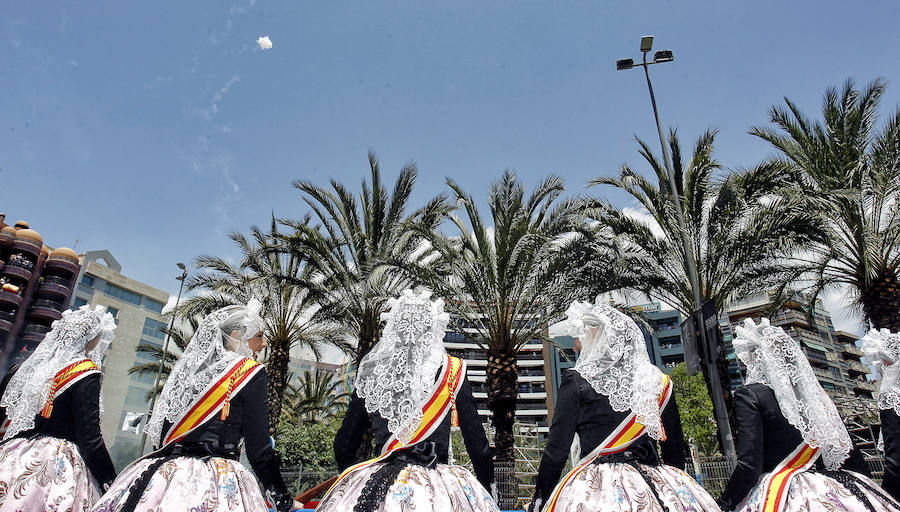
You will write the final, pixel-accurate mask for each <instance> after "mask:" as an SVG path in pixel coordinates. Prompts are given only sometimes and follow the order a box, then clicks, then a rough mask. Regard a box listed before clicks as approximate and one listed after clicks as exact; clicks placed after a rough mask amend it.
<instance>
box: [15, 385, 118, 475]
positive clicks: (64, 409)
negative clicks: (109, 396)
mask: <svg viewBox="0 0 900 512" xmlns="http://www.w3.org/2000/svg"><path fill="white" fill-rule="evenodd" d="M12 373H14V372H13V371H10V372H9V374H7V375H6V377H4V381H3V382H2V383H0V388H2V389H0V393H3V392H5V391H6V385H7V384H8V382H9V378H10V377H11V375H12ZM102 380H103V377H102V375H100V374H99V373H96V374H92V375H89V376H87V377H85V378H83V379H81V380H80V381H78V382H76V383H75V384H73V385H72V386H71V387H69V388H68V389H66V390H65V391H63V392H62V393H60V394H59V395H57V396H56V397H55V398H54V400H53V412H52V413H51V414H50V417H49V418H44V417H43V416H41V415H37V416H36V417H35V422H34V428H33V429H31V430H27V431H25V432H20V433H19V434H18V435H16V436H15V437H16V438H26V437H38V436H49V437H55V438H57V439H65V440H67V441H70V442H72V443H75V445H76V446H78V451H79V453H80V454H81V457H82V459H83V460H84V464H85V466H87V469H88V471H90V472H91V475H93V477H94V478H95V479H96V480H97V483H99V484H100V486H101V488H105V487H106V486H107V485H109V484H111V483H112V481H113V480H115V478H116V470H115V468H114V467H113V463H112V459H110V457H109V452H108V451H107V450H106V444H105V443H104V442H103V435H102V434H101V432H100V384H101V382H102ZM4 421H6V411H5V410H3V409H0V423H2V422H4Z"/></svg>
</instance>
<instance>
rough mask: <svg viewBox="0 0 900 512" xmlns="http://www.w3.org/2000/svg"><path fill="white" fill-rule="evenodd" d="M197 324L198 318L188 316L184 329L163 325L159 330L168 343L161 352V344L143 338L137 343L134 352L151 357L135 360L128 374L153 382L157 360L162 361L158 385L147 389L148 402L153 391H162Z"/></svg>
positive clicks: (157, 370) (157, 392) (157, 366)
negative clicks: (148, 359) (148, 360)
mask: <svg viewBox="0 0 900 512" xmlns="http://www.w3.org/2000/svg"><path fill="white" fill-rule="evenodd" d="M198 324H199V321H198V319H196V318H188V327H189V329H186V328H184V327H173V328H172V329H171V330H170V329H169V328H168V327H163V328H162V329H161V331H162V333H163V334H165V335H166V336H169V343H170V344H169V346H168V347H167V348H166V350H165V353H163V352H164V351H163V346H162V345H159V346H157V345H156V344H155V343H147V342H145V341H143V340H142V341H141V343H140V344H138V346H137V350H136V352H137V353H138V354H144V355H146V356H147V357H148V358H150V359H151V362H147V363H137V362H136V363H135V364H134V366H132V367H131V368H129V369H128V375H137V376H139V377H147V378H149V379H151V380H153V381H154V382H155V379H156V374H157V372H159V362H160V361H162V362H163V364H162V373H161V374H160V379H159V386H157V388H156V389H155V390H154V389H150V390H149V391H147V396H146V400H147V401H148V402H149V401H150V399H151V398H152V397H153V394H154V393H156V394H157V395H158V394H159V393H161V392H162V389H163V386H165V384H166V380H167V379H168V378H169V375H170V374H171V373H172V367H173V366H175V363H176V362H177V361H178V358H179V357H181V354H182V353H183V352H184V348H185V347H186V346H187V344H188V342H190V341H191V337H192V336H193V335H194V331H196V330H197V325H198ZM173 344H174V346H173Z"/></svg>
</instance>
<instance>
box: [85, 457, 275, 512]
mask: <svg viewBox="0 0 900 512" xmlns="http://www.w3.org/2000/svg"><path fill="white" fill-rule="evenodd" d="M153 463H154V460H153V459H145V460H142V461H139V462H137V463H135V464H132V465H131V466H129V467H128V468H126V470H125V471H123V472H122V473H121V474H120V475H119V477H118V478H116V481H115V482H114V483H113V485H112V486H111V487H110V488H109V490H108V491H107V492H106V494H104V495H103V497H102V498H100V501H99V503H98V504H97V506H95V507H94V509H93V510H94V512H119V511H120V510H122V508H123V506H124V505H125V502H126V500H127V499H128V494H129V490H130V488H131V484H132V483H133V482H134V481H135V480H137V479H138V478H140V476H141V475H142V474H143V473H144V471H145V470H146V469H147V468H149V467H150V466H151V465H152V464H153ZM166 510H185V511H189V510H198V511H203V512H213V511H225V510H228V511H235V512H266V511H267V510H268V508H267V507H266V503H265V500H264V499H263V496H262V493H261V492H260V489H259V484H258V483H257V481H256V477H254V476H253V473H251V472H250V470H248V469H247V468H245V467H244V466H242V465H241V464H240V463H238V462H236V461H233V460H230V459H224V458H220V457H209V458H206V459H200V458H195V457H177V458H174V459H172V460H168V461H166V462H164V463H163V464H162V465H161V466H159V468H158V469H157V470H156V472H155V473H154V474H153V476H152V477H151V478H150V480H149V483H148V484H147V486H146V488H144V491H143V493H142V495H141V497H140V499H139V500H138V502H137V506H136V507H135V512H157V511H166Z"/></svg>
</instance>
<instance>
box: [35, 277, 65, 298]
mask: <svg viewBox="0 0 900 512" xmlns="http://www.w3.org/2000/svg"><path fill="white" fill-rule="evenodd" d="M38 295H40V296H41V297H49V298H52V297H55V298H58V299H60V300H65V299H66V298H67V297H68V296H69V287H68V286H63V285H61V284H58V283H54V282H52V281H48V280H47V278H44V282H43V283H41V286H40V288H38Z"/></svg>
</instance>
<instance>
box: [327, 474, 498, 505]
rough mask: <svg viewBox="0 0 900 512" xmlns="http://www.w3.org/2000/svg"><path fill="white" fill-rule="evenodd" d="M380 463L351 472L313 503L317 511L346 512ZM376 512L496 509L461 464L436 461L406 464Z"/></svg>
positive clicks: (489, 497)
mask: <svg viewBox="0 0 900 512" xmlns="http://www.w3.org/2000/svg"><path fill="white" fill-rule="evenodd" d="M381 467H382V464H372V465H370V466H368V467H366V468H363V469H360V470H358V471H356V472H354V473H351V474H350V475H348V476H347V477H345V478H344V479H343V480H341V482H340V483H338V485H337V486H335V488H334V489H332V491H331V493H330V494H329V495H328V496H327V498H326V499H325V500H323V501H322V502H321V503H319V506H318V507H316V511H317V512H350V511H352V510H353V507H354V506H356V502H357V501H358V499H359V497H360V494H361V493H362V490H363V488H364V487H365V485H366V482H368V481H369V478H370V477H371V476H372V475H373V474H374V473H375V472H376V471H378V470H379V469H380V468H381ZM377 510H378V511H380V512H395V511H401V510H402V511H409V510H416V511H420V512H422V511H454V512H457V511H458V512H498V510H499V509H498V508H497V504H496V503H494V500H493V498H491V495H490V493H489V492H488V491H487V490H486V489H485V488H484V487H483V486H482V485H481V484H480V483H479V482H478V480H477V479H476V478H475V476H474V475H473V474H472V473H470V472H469V471H468V470H467V469H466V468H464V467H461V466H450V465H446V464H438V465H437V466H435V467H434V468H433V469H429V468H426V467H423V466H417V465H414V464H410V465H407V466H406V468H404V469H403V470H402V471H400V474H399V475H397V478H395V479H394V483H393V484H391V485H390V487H389V488H388V491H387V496H386V497H385V500H384V503H383V504H382V505H381V508H379V509H377Z"/></svg>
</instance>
